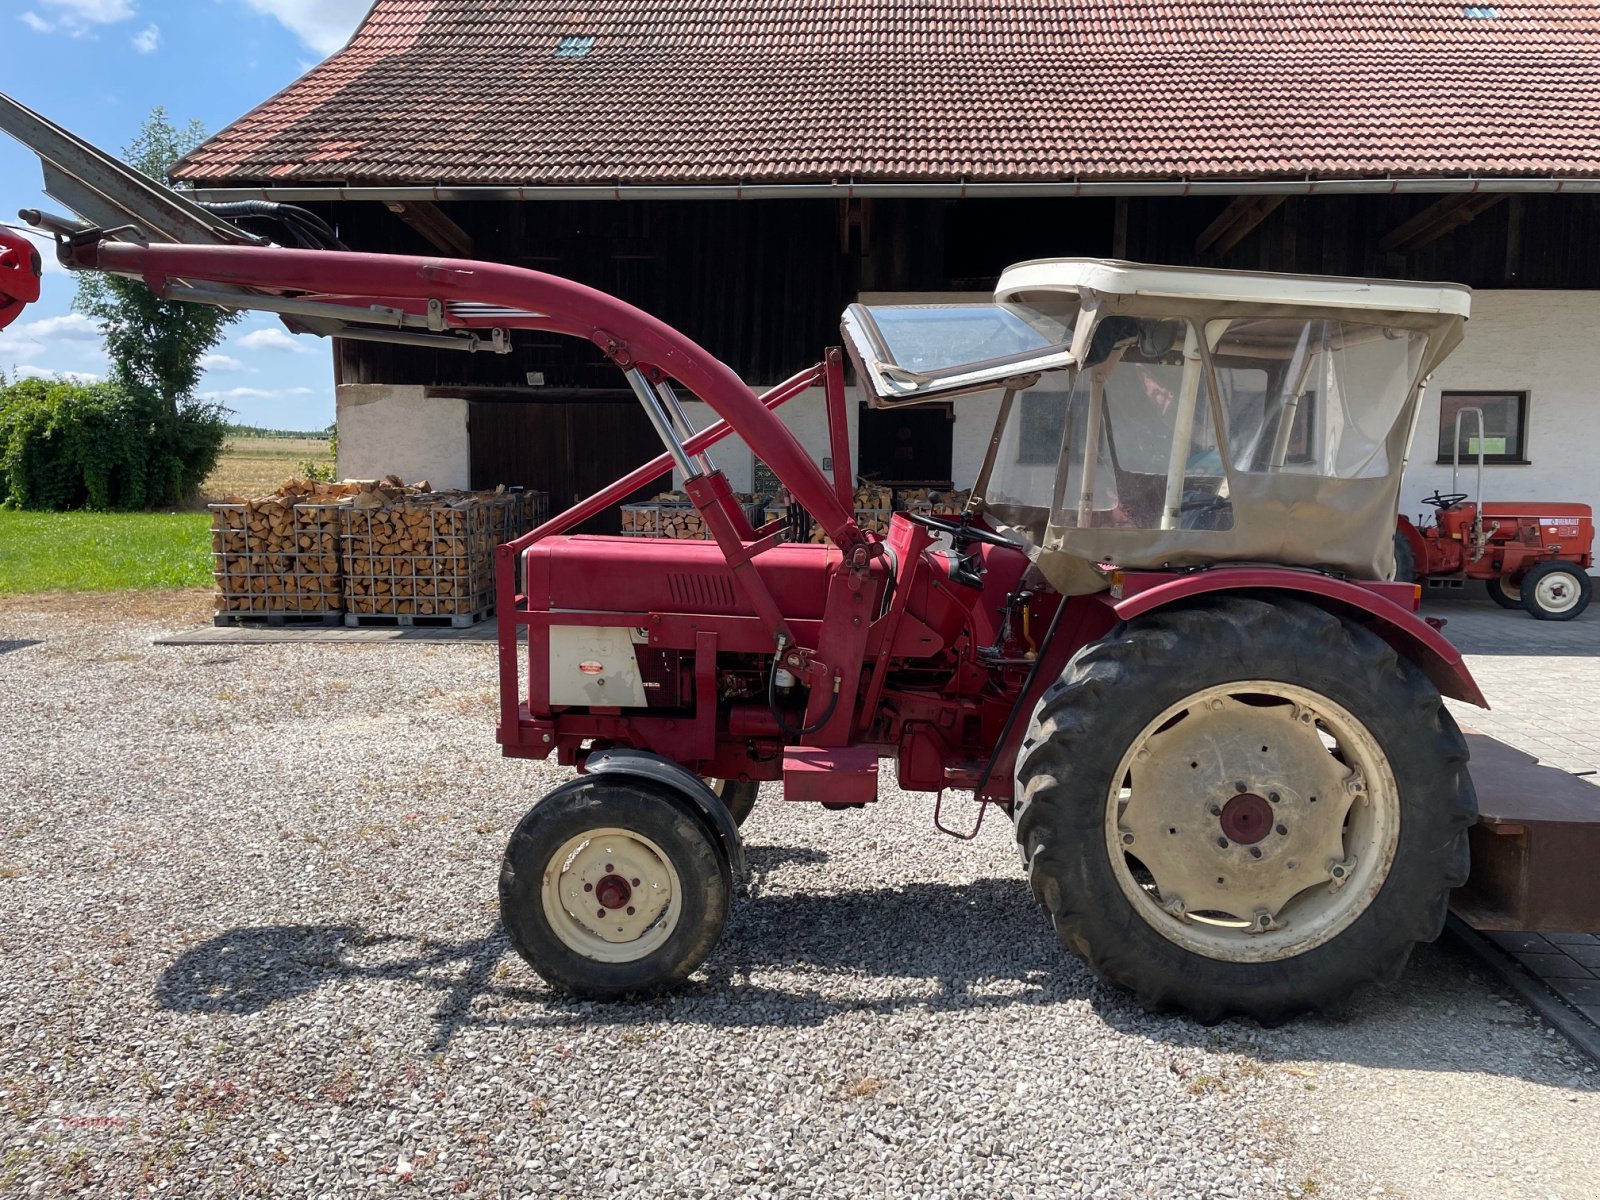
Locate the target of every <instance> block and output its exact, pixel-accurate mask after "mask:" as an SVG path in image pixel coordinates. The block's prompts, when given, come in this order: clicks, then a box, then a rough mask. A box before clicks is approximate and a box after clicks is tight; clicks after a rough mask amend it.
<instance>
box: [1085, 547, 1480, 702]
mask: <svg viewBox="0 0 1600 1200" xmlns="http://www.w3.org/2000/svg"><path fill="white" fill-rule="evenodd" d="M1129 578H1130V579H1131V578H1132V576H1130V577H1129ZM1383 586H1385V587H1387V588H1390V589H1396V590H1397V585H1395V584H1386V585H1383ZM1406 590H1410V588H1409V586H1408V587H1407V588H1406ZM1240 591H1248V592H1250V593H1252V594H1254V595H1258V596H1269V595H1270V594H1271V593H1280V594H1288V595H1292V596H1295V597H1296V598H1297V599H1301V600H1306V601H1309V602H1310V603H1312V604H1315V605H1317V606H1318V607H1319V608H1325V609H1327V610H1328V611H1330V612H1332V613H1334V614H1335V615H1338V616H1342V617H1355V618H1356V619H1357V620H1359V621H1360V622H1361V623H1362V624H1363V625H1366V626H1367V628H1369V629H1371V630H1372V631H1373V632H1374V633H1376V634H1377V635H1378V636H1379V637H1381V638H1382V639H1383V640H1384V641H1386V642H1388V643H1389V645H1390V646H1392V647H1394V650H1395V652H1396V653H1397V654H1400V655H1401V656H1402V657H1404V658H1406V659H1409V660H1410V661H1411V662H1413V663H1415V664H1416V666H1417V667H1418V669H1420V670H1421V671H1422V673H1423V674H1424V675H1426V676H1427V677H1428V679H1429V680H1430V681H1432V683H1433V686H1434V687H1436V688H1438V689H1439V692H1440V694H1441V695H1445V696H1449V697H1450V698H1451V699H1452V700H1464V701H1466V702H1467V703H1469V704H1476V705H1477V706H1478V707H1479V708H1488V707H1489V702H1488V701H1487V700H1486V699H1484V696H1483V692H1482V691H1481V690H1480V689H1479V687H1478V684H1477V681H1476V680H1474V679H1473V678H1472V673H1471V672H1470V671H1468V670H1467V668H1466V664H1465V663H1463V662H1462V661H1461V651H1459V650H1457V649H1456V648H1455V647H1454V646H1453V645H1451V644H1450V641H1449V639H1448V638H1446V637H1445V636H1444V635H1443V634H1442V633H1440V632H1439V631H1438V630H1437V629H1435V628H1434V627H1433V626H1432V625H1430V624H1428V622H1426V621H1424V620H1423V619H1422V618H1421V617H1419V616H1417V615H1416V613H1414V612H1411V611H1410V610H1409V609H1406V608H1402V607H1401V606H1400V605H1399V604H1397V603H1396V602H1395V601H1393V600H1391V599H1388V598H1387V597H1385V596H1383V595H1381V594H1380V593H1379V592H1377V591H1374V590H1373V589H1372V588H1370V587H1363V586H1361V585H1360V584H1355V583H1351V582H1349V581H1348V580H1344V579H1338V578H1335V577H1333V576H1331V575H1322V574H1319V573H1318V572H1315V571H1295V570H1289V569H1286V568H1283V567H1219V568H1214V569H1211V570H1206V571H1195V572H1192V573H1191V574H1188V575H1180V576H1177V577H1174V578H1170V579H1167V580H1165V581H1163V582H1161V583H1157V584H1155V585H1154V586H1153V587H1148V588H1143V589H1141V590H1139V591H1137V592H1135V593H1133V594H1132V595H1129V596H1127V597H1126V598H1125V599H1121V598H1117V597H1116V593H1115V592H1113V593H1112V598H1111V607H1112V610H1113V611H1114V612H1115V613H1116V614H1117V619H1118V620H1121V621H1126V620H1128V619H1130V618H1132V617H1137V616H1139V615H1140V614H1141V613H1147V612H1152V611H1154V610H1155V609H1158V608H1169V607H1171V606H1173V605H1175V604H1179V603H1182V602H1183V601H1185V600H1192V599H1193V598H1194V597H1196V596H1209V595H1213V594H1216V593H1219V592H1240ZM1412 594H1413V595H1415V592H1413V593H1412Z"/></svg>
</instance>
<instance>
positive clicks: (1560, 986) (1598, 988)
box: [1545, 976, 1600, 1008]
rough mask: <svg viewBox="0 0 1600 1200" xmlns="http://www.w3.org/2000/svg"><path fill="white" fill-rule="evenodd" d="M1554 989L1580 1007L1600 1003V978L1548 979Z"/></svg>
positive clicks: (1563, 997)
mask: <svg viewBox="0 0 1600 1200" xmlns="http://www.w3.org/2000/svg"><path fill="white" fill-rule="evenodd" d="M1545 982H1546V983H1547V984H1549V985H1550V988H1551V990H1552V991H1554V992H1555V993H1556V995H1558V996H1560V997H1561V998H1562V999H1563V1000H1565V1001H1566V1002H1567V1003H1568V1004H1571V1005H1574V1006H1576V1007H1578V1008H1587V1007H1592V1006H1593V1005H1597V1004H1600V979H1595V978H1594V977H1592V976H1591V977H1590V978H1588V979H1547V980H1545Z"/></svg>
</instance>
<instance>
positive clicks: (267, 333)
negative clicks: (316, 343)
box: [239, 329, 312, 354]
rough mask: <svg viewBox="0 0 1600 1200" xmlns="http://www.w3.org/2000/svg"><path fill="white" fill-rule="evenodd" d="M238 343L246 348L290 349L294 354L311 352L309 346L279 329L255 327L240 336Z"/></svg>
mask: <svg viewBox="0 0 1600 1200" xmlns="http://www.w3.org/2000/svg"><path fill="white" fill-rule="evenodd" d="M239 345H241V346H243V347H245V348H246V349H248V350H290V351H293V352H294V353H295V354H310V353H311V352H312V351H311V347H310V346H308V345H306V344H305V343H304V342H303V341H301V340H300V339H299V338H296V337H294V336H293V335H291V334H287V333H285V332H284V331H283V330H281V329H257V330H255V331H254V332H252V333H247V334H245V335H244V336H243V337H242V338H240V339H239Z"/></svg>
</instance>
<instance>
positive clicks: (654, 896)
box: [540, 828, 683, 963]
mask: <svg viewBox="0 0 1600 1200" xmlns="http://www.w3.org/2000/svg"><path fill="white" fill-rule="evenodd" d="M540 892H541V896H542V899H543V901H544V915H545V919H546V920H547V921H548V922H549V923H550V928H551V929H552V930H553V931H554V933H555V935H556V937H558V938H560V939H561V942H562V944H563V945H565V946H567V947H568V948H569V949H571V950H574V951H576V952H577V953H579V954H581V955H583V956H584V957H585V958H589V959H593V960H594V961H596V962H608V963H623V962H637V961H638V960H639V959H641V958H644V957H646V956H647V955H649V954H651V953H653V952H654V951H656V950H659V949H660V948H661V946H662V944H663V943H664V942H666V940H667V939H668V938H669V937H671V936H672V931H673V930H674V929H676V928H677V927H678V917H679V914H680V912H681V910H682V905H681V903H680V898H681V896H682V894H683V891H682V886H681V884H680V883H679V881H678V871H677V868H676V867H674V866H673V865H672V860H671V859H670V858H668V857H667V856H666V854H665V853H664V852H663V851H662V849H661V847H660V846H658V845H656V844H655V843H654V842H652V841H651V840H650V839H649V838H647V837H644V836H643V835H641V834H638V833H635V832H633V831H631V830H626V829H611V828H606V829H591V830H588V831H587V832H585V833H580V834H579V835H578V836H577V837H574V838H569V839H567V841H566V842H565V843H564V844H563V845H562V847H561V849H560V850H558V851H556V853H555V854H554V855H552V856H551V858H550V861H549V863H548V864H547V865H546V866H545V870H544V883H543V886H542V888H541V889H540Z"/></svg>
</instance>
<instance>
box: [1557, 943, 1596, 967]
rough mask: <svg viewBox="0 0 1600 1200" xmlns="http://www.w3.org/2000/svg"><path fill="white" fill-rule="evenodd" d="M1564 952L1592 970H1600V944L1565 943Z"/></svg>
mask: <svg viewBox="0 0 1600 1200" xmlns="http://www.w3.org/2000/svg"><path fill="white" fill-rule="evenodd" d="M1561 951H1562V953H1564V954H1565V955H1566V956H1567V957H1568V958H1571V959H1576V960H1577V961H1578V962H1581V963H1582V964H1583V965H1584V966H1586V967H1588V968H1589V969H1590V970H1591V971H1596V972H1600V945H1588V946H1585V945H1564V946H1562V947H1561Z"/></svg>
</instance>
